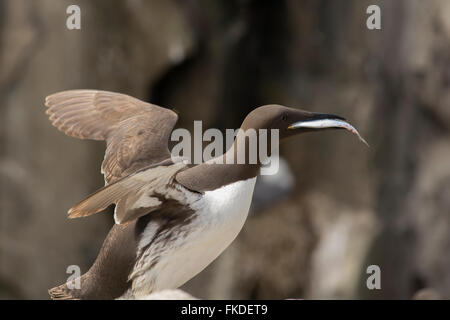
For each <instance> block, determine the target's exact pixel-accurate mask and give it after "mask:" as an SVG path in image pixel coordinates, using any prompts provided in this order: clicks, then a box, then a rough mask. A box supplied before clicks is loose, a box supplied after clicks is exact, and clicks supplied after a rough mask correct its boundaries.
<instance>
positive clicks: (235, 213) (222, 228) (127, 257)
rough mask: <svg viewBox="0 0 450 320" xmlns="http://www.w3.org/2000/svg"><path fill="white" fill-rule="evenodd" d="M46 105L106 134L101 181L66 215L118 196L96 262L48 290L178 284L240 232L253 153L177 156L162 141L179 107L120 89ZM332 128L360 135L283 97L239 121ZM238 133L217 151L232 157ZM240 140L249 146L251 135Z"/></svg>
mask: <svg viewBox="0 0 450 320" xmlns="http://www.w3.org/2000/svg"><path fill="white" fill-rule="evenodd" d="M45 105H46V106H47V107H48V109H47V110H46V113H47V114H48V115H49V116H50V120H51V121H52V124H53V125H54V126H56V127H57V128H58V129H59V130H60V131H62V132H64V133H65V134H67V135H69V136H72V137H76V138H80V139H93V140H105V141H106V152H105V158H104V160H103V163H102V166H101V172H102V173H103V174H104V178H105V186H104V187H103V188H101V189H99V190H98V191H96V192H95V193H93V194H92V195H90V196H88V197H87V198H86V199H85V200H83V201H81V202H80V203H78V204H77V205H75V206H74V207H72V208H71V209H70V210H69V218H78V217H85V216H89V215H91V214H94V213H97V212H100V211H103V210H104V209H106V208H107V207H108V206H110V205H112V204H115V212H114V219H115V222H116V223H115V225H114V226H113V227H112V228H111V230H110V232H109V234H108V236H107V237H106V239H105V241H104V243H103V245H102V247H101V250H100V252H99V254H98V257H97V258H96V260H95V262H94V264H93V265H92V267H91V268H90V269H89V270H88V271H87V272H86V273H85V274H83V275H82V276H81V277H80V279H79V280H80V284H81V285H80V287H79V288H73V287H72V286H68V284H67V283H66V284H63V285H60V286H58V287H55V288H53V289H50V290H49V294H50V296H51V298H52V299H134V298H139V297H144V296H146V295H148V294H150V293H152V292H155V291H159V290H163V289H172V288H178V287H179V286H181V285H183V284H184V283H185V282H187V281H188V280H190V279H191V278H193V277H194V276H195V275H196V274H198V273H199V272H200V271H202V270H203V269H204V268H205V267H206V266H207V265H209V264H210V263H211V262H212V261H213V260H215V259H216V258H217V257H218V256H219V255H220V254H221V253H222V252H223V250H225V248H227V247H228V246H229V245H230V244H231V242H232V241H233V240H234V239H235V237H236V236H237V235H238V233H239V232H240V230H241V228H242V227H243V225H244V222H245V220H246V218H247V214H248V211H249V208H250V203H251V199H252V195H253V189H254V186H255V182H256V177H257V175H258V171H259V169H260V167H261V165H262V163H261V162H260V161H259V160H258V162H257V163H248V162H245V163H241V164H238V163H235V164H229V163H227V162H226V161H223V162H222V163H221V162H220V161H217V162H214V161H212V162H211V161H208V162H204V163H201V164H198V165H189V164H187V163H186V162H185V161H183V160H182V159H181V160H179V161H178V160H177V159H176V158H174V157H172V156H171V153H170V152H169V148H168V143H169V139H170V136H171V133H172V131H173V129H174V126H175V124H176V122H177V119H178V115H177V114H176V113H175V112H173V111H172V110H169V109H166V108H162V107H159V106H156V105H153V104H150V103H146V102H143V101H141V100H138V99H136V98H133V97H131V96H128V95H125V94H120V93H114V92H107V91H99V90H70V91H63V92H59V93H56V94H53V95H50V96H48V97H47V98H46V101H45ZM331 128H343V129H346V130H349V131H351V132H352V133H355V134H357V135H358V137H359V138H360V139H361V140H362V141H363V142H365V141H364V140H363V139H362V138H361V136H360V135H359V133H358V132H357V130H356V129H355V128H354V127H353V126H351V125H350V124H349V123H348V122H347V121H346V120H345V119H343V118H341V117H339V116H336V115H331V114H322V113H313V112H308V111H304V110H300V109H295V108H289V107H285V106H280V105H266V106H262V107H259V108H256V109H254V110H253V111H252V112H250V113H249V114H248V115H247V117H246V118H245V119H244V121H243V123H242V125H241V129H242V130H243V131H242V132H245V130H248V129H269V130H273V129H277V130H278V131H279V138H280V140H283V139H285V138H287V137H290V136H294V135H297V134H299V133H302V132H308V131H316V130H322V129H331ZM239 135H240V133H238V136H237V137H236V141H238V140H239V138H240V136H239ZM241 138H242V137H241ZM236 141H235V143H233V145H232V146H231V147H230V148H229V149H228V151H226V152H225V153H224V154H223V155H221V156H219V157H218V158H220V157H222V158H223V159H225V158H226V157H227V156H229V155H230V154H231V157H235V156H236V148H237V143H236ZM241 141H244V149H245V150H246V151H248V150H249V148H250V146H249V141H248V140H247V139H245V138H244V140H242V139H241ZM245 154H248V152H247V153H245Z"/></svg>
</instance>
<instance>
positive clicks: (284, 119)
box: [281, 113, 287, 121]
mask: <svg viewBox="0 0 450 320" xmlns="http://www.w3.org/2000/svg"><path fill="white" fill-rule="evenodd" d="M281 120H283V121H286V120H287V114H285V113H283V115H282V116H281Z"/></svg>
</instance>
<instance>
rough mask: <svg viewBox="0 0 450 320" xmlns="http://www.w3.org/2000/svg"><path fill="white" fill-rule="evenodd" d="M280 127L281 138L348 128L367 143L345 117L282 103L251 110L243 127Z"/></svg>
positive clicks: (269, 128) (245, 128)
mask: <svg viewBox="0 0 450 320" xmlns="http://www.w3.org/2000/svg"><path fill="white" fill-rule="evenodd" d="M249 128H253V129H257V130H258V129H268V130H271V129H278V130H279V139H280V140H283V139H285V138H288V137H291V136H294V135H297V134H300V133H304V132H310V131H319V130H327V129H346V130H348V131H350V132H352V133H353V134H355V135H357V136H358V138H359V139H360V140H361V141H362V142H363V143H364V144H366V145H367V142H366V141H365V140H364V139H363V138H362V137H361V135H360V134H359V132H358V131H357V130H356V128H355V127H353V126H352V125H351V124H349V123H348V122H347V121H346V120H345V119H344V118H342V117H340V116H337V115H333V114H326V113H317V112H309V111H305V110H301V109H295V108H289V107H285V106H281V105H275V104H271V105H265V106H262V107H259V108H256V109H255V110H253V111H252V112H250V113H249V114H248V115H247V117H246V118H245V120H244V122H243V123H242V126H241V129H243V130H247V129H249Z"/></svg>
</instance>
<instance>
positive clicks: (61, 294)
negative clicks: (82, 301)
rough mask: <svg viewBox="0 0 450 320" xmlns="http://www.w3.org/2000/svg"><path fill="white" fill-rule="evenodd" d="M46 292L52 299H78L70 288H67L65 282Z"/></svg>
mask: <svg viewBox="0 0 450 320" xmlns="http://www.w3.org/2000/svg"><path fill="white" fill-rule="evenodd" d="M48 294H49V295H50V298H52V300H78V298H76V297H74V296H73V295H72V293H71V290H70V289H69V288H67V285H66V284H62V285H60V286H58V287H54V288H52V289H50V290H48Z"/></svg>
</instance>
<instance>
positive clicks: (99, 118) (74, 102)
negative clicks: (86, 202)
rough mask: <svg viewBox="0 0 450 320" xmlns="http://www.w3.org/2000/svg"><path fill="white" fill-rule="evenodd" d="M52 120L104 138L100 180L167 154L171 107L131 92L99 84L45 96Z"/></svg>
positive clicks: (78, 133)
mask: <svg viewBox="0 0 450 320" xmlns="http://www.w3.org/2000/svg"><path fill="white" fill-rule="evenodd" d="M45 105H46V106H47V107H48V108H47V110H46V113H47V114H48V115H49V119H50V121H51V122H52V124H53V125H54V126H55V127H57V128H58V130H60V131H62V132H64V133H65V134H67V135H69V136H72V137H76V138H80V139H92V140H105V141H106V145H107V147H106V153H105V159H104V161H103V163H102V173H103V174H104V175H105V181H106V183H111V182H114V181H116V180H117V179H119V178H121V177H123V176H126V175H128V174H130V173H132V172H135V171H137V170H139V169H141V168H144V167H147V166H149V165H151V164H154V163H158V162H160V161H163V160H165V159H167V158H169V157H170V153H169V150H168V141H169V138H170V134H171V132H172V130H173V127H174V126H175V123H176V122H177V119H178V116H177V114H176V113H175V112H173V111H171V110H169V109H166V108H161V107H158V106H156V105H153V104H150V103H146V102H143V101H141V100H139V99H136V98H133V97H131V96H128V95H125V94H121V93H115V92H109V91H100V90H69V91H63V92H58V93H55V94H52V95H50V96H48V97H47V98H46V99H45Z"/></svg>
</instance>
